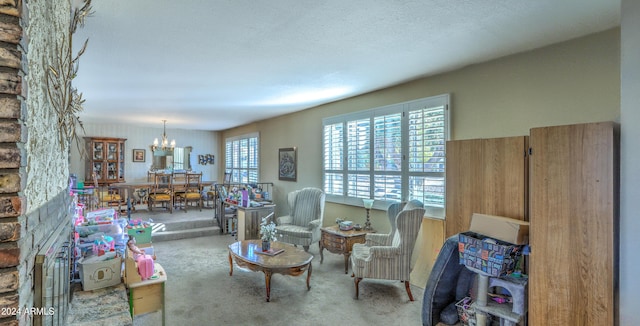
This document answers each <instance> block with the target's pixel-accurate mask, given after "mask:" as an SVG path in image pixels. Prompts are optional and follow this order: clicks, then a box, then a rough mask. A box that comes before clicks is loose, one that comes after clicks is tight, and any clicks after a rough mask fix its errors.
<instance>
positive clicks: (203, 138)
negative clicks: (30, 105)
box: [69, 123, 222, 182]
mask: <svg viewBox="0 0 640 326" xmlns="http://www.w3.org/2000/svg"><path fill="white" fill-rule="evenodd" d="M84 130H85V136H86V137H117V138H126V139H127V141H126V142H125V180H126V181H127V182H138V181H146V180H147V171H149V168H150V167H151V163H152V157H151V149H150V146H151V144H152V143H153V140H154V138H158V139H161V138H162V123H158V128H144V127H137V126H131V125H122V124H92V123H85V124H84ZM166 133H167V137H168V138H169V140H171V139H175V141H176V146H177V147H185V146H192V147H193V151H192V152H191V168H192V170H195V171H197V172H200V171H202V180H217V177H218V175H219V173H218V171H219V170H218V169H219V167H221V166H222V165H221V164H220V159H221V158H222V156H220V148H219V134H218V132H214V131H207V130H185V129H171V128H169V127H167V131H166ZM133 149H145V150H146V157H145V162H133V158H132V156H133ZM204 154H213V155H214V156H215V163H214V164H213V165H210V164H207V165H200V164H198V155H204ZM69 171H70V173H75V174H76V175H77V176H78V180H84V177H85V175H84V159H80V155H79V154H78V150H77V149H76V146H75V144H73V145H72V149H71V162H70V165H69Z"/></svg>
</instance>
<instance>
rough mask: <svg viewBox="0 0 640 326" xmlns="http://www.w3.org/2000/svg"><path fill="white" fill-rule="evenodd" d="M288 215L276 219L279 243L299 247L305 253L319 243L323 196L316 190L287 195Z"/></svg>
mask: <svg viewBox="0 0 640 326" xmlns="http://www.w3.org/2000/svg"><path fill="white" fill-rule="evenodd" d="M287 199H288V200H287V202H288V204H289V209H290V210H289V212H290V213H289V215H285V216H280V217H277V218H276V230H277V231H278V235H279V236H280V238H279V241H282V242H286V243H290V244H293V245H301V246H302V247H303V248H304V250H305V251H309V246H310V245H311V244H313V243H315V242H319V241H320V227H322V218H323V216H324V202H325V194H324V192H323V191H322V190H321V189H318V188H303V189H300V190H296V191H293V192H291V193H289V195H288V197H287Z"/></svg>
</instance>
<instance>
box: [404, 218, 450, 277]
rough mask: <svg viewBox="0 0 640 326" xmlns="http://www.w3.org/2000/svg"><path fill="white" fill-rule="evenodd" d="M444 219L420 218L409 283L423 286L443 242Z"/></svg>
mask: <svg viewBox="0 0 640 326" xmlns="http://www.w3.org/2000/svg"><path fill="white" fill-rule="evenodd" d="M444 240H445V238H444V221H443V220H440V219H433V218H425V219H423V220H422V225H421V226H420V232H419V233H418V239H417V240H416V246H415V249H414V251H413V257H412V258H413V259H412V262H413V264H412V265H413V269H412V270H411V275H410V276H411V284H413V285H416V286H419V287H421V288H423V289H424V288H425V286H426V285H427V280H428V279H429V274H431V270H432V269H433V264H434V263H435V261H436V258H438V254H439V253H440V248H442V245H443V244H444Z"/></svg>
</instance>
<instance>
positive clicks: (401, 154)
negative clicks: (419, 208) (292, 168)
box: [323, 94, 449, 218]
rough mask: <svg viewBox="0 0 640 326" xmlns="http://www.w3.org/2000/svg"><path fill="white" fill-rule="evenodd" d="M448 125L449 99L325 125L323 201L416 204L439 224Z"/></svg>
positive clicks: (371, 112) (396, 107) (365, 113)
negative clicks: (423, 208)
mask: <svg viewBox="0 0 640 326" xmlns="http://www.w3.org/2000/svg"><path fill="white" fill-rule="evenodd" d="M448 125H449V95H448V94H445V95H439V96H434V97H429V98H423V99H419V100H415V101H410V102H405V103H399V104H394V105H389V106H385V107H380V108H374V109H370V110H365V111H361V112H355V113H350V114H345V115H341V116H336V117H330V118H326V119H324V120H323V183H324V190H325V193H326V194H327V200H329V201H332V202H338V203H345V204H352V205H362V199H363V198H373V199H375V200H376V201H387V202H394V201H402V200H412V199H417V200H420V201H421V202H423V203H424V205H425V208H426V211H427V215H429V216H432V217H440V218H444V213H445V211H444V205H445V145H446V141H447V140H448V138H449V127H448ZM385 206H386V205H385ZM380 207H383V206H382V205H381V206H380Z"/></svg>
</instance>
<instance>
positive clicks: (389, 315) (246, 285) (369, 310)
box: [134, 213, 423, 326]
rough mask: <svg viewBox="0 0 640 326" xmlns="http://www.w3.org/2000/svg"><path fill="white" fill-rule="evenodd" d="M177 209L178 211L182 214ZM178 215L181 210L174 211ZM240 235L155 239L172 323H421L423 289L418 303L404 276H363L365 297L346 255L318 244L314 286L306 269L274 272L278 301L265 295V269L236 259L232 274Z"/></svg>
mask: <svg viewBox="0 0 640 326" xmlns="http://www.w3.org/2000/svg"><path fill="white" fill-rule="evenodd" d="M173 215H176V213H174V214H173ZM174 218H175V217H174ZM234 241H235V240H234V238H233V237H232V236H229V235H216V236H209V237H200V238H193V239H185V240H174V241H167V242H158V243H155V244H154V248H155V251H156V255H157V262H158V263H160V264H161V265H162V266H163V267H164V269H165V271H166V272H167V276H168V280H167V284H166V306H167V307H166V309H167V310H166V325H421V324H422V322H421V308H422V295H423V290H422V289H421V288H419V287H415V286H412V287H411V290H412V292H413V296H414V298H415V299H416V301H413V302H410V301H409V299H408V296H407V293H406V291H405V289H404V285H403V283H401V282H396V281H372V280H366V279H365V280H363V281H362V282H361V283H360V298H359V299H358V300H355V299H354V293H355V291H354V283H353V278H351V276H350V274H345V273H344V259H343V257H342V256H340V255H336V254H332V253H329V252H327V251H325V252H324V263H323V264H320V256H319V254H318V246H317V245H314V246H312V247H311V249H310V252H311V253H312V254H313V255H314V256H315V258H314V260H313V262H312V264H313V271H312V274H311V290H309V291H307V289H306V283H305V281H306V273H305V274H303V275H301V276H297V277H293V276H283V275H280V274H274V275H273V277H272V279H271V302H266V301H265V284H264V274H262V273H257V272H250V271H244V270H240V269H239V268H238V267H237V266H234V272H233V276H229V260H228V254H227V253H228V250H227V246H228V245H229V244H231V243H233V242H234ZM160 316H161V314H160V313H159V312H156V313H149V314H146V315H140V316H136V317H135V318H134V325H136V326H143V325H144V326H146V325H160V324H161V323H160Z"/></svg>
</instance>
